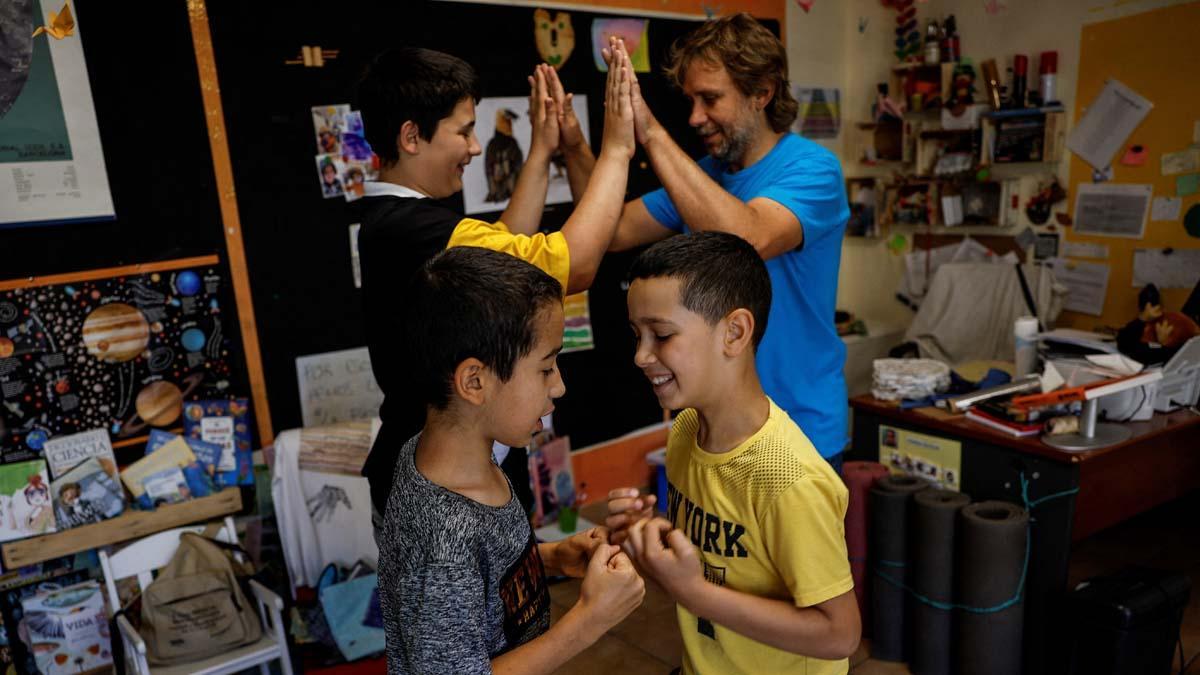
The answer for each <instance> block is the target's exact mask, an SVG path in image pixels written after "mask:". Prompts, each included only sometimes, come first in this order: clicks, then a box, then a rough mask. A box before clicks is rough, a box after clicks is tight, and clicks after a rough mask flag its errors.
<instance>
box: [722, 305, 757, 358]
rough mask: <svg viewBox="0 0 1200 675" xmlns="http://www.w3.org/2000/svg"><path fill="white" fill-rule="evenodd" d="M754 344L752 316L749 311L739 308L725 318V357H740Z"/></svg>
mask: <svg viewBox="0 0 1200 675" xmlns="http://www.w3.org/2000/svg"><path fill="white" fill-rule="evenodd" d="M753 342H754V315H753V314H751V313H750V310H748V309H746V308H744V307H739V308H738V309H735V310H733V311H732V312H730V313H729V314H727V315H726V316H725V345H724V346H725V355H726V356H729V357H735V356H740V355H741V354H742V352H744V351H746V350H747V349H750V348H752V346H753Z"/></svg>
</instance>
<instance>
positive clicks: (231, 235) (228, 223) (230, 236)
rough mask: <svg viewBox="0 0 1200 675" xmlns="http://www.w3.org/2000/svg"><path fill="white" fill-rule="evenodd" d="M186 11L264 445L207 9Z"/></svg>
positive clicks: (264, 420) (259, 375)
mask: <svg viewBox="0 0 1200 675" xmlns="http://www.w3.org/2000/svg"><path fill="white" fill-rule="evenodd" d="M187 12H188V22H189V23H190V24H191V27H192V47H193V48H194V49H195V51H196V68H197V70H199V71H200V94H201V96H202V97H203V100H204V117H205V119H206V120H207V122H208V143H209V146H210V148H211V149H212V160H213V172H214V173H215V174H216V179H217V196H218V197H219V198H220V203H221V222H222V227H223V229H224V231H225V251H226V253H227V254H228V256H229V271H230V273H231V274H232V275H233V295H234V299H235V301H236V302H237V310H238V322H239V323H240V324H241V334H242V349H243V350H244V352H245V356H246V373H247V375H248V376H249V379H250V391H251V395H252V398H253V400H254V419H255V420H257V421H258V440H259V443H260V444H261V445H263V446H267V445H270V444H271V443H273V442H274V440H275V433H274V431H273V430H272V428H271V409H270V408H269V407H268V405H267V383H266V378H265V376H264V375H263V367H262V357H261V355H260V353H259V347H258V329H257V327H256V325H255V322H254V301H253V296H251V295H250V275H249V272H248V270H247V267H246V251H245V249H244V248H243V246H242V224H241V220H240V218H239V217H238V210H237V193H236V192H235V191H234V187H233V163H232V162H231V161H230V159H229V143H228V140H227V138H226V135H225V113H224V112H223V110H222V108H221V88H220V87H219V86H218V84H217V63H216V59H215V58H214V56H213V46H212V34H211V33H210V32H209V29H208V9H207V7H206V6H205V4H204V0H187Z"/></svg>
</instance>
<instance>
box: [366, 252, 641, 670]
mask: <svg viewBox="0 0 1200 675" xmlns="http://www.w3.org/2000/svg"><path fill="white" fill-rule="evenodd" d="M483 279H486V280H487V283H480V280H483ZM408 292H409V295H410V297H411V298H412V302H411V305H410V306H411V308H412V310H413V311H414V312H415V313H416V315H417V316H421V317H424V318H423V320H422V321H420V322H416V321H413V322H409V323H408V324H406V326H405V329H404V331H403V333H402V335H401V336H399V337H400V338H401V339H400V341H399V344H398V345H397V346H398V347H399V348H402V349H405V350H407V351H409V352H410V353H411V354H412V356H413V365H414V369H413V371H412V372H411V373H410V374H409V375H410V377H411V386H413V387H414V389H415V390H416V391H419V392H421V393H422V395H423V399H424V403H425V404H426V407H427V415H426V419H425V426H424V429H423V430H422V431H421V433H420V434H418V435H417V436H414V437H413V438H412V439H410V440H409V441H408V442H407V443H406V444H404V446H403V448H402V449H401V451H400V453H399V457H398V459H397V462H396V474H395V489H393V490H392V491H391V495H390V497H389V499H388V504H387V510H386V512H385V516H384V518H383V524H382V528H381V530H380V533H379V537H378V539H379V591H380V600H381V601H382V608H383V616H384V629H385V631H386V636H387V662H388V673H390V674H393V675H396V674H400V673H405V674H407V673H423V674H425V673H428V674H439V673H446V674H450V673H453V674H455V675H460V674H468V675H470V674H476V673H478V674H481V675H482V674H484V673H518V672H519V673H523V674H537V673H549V672H550V671H552V670H554V669H556V668H558V667H559V666H561V665H562V664H563V663H565V662H566V661H567V660H568V659H570V658H571V657H572V656H574V655H575V654H578V653H579V652H580V651H582V650H583V649H585V648H586V647H588V646H589V645H591V644H592V643H594V642H595V641H596V640H598V639H599V638H600V637H601V636H602V635H604V633H605V631H607V630H608V629H609V628H611V627H612V626H614V625H616V624H617V623H618V622H620V621H621V620H622V619H624V618H625V617H626V616H628V614H629V613H630V612H632V611H633V610H634V609H635V608H636V607H637V606H638V605H640V604H641V600H642V597H643V595H644V593H645V587H644V584H643V582H642V579H641V578H640V577H639V576H638V574H637V572H636V571H635V570H634V568H633V565H632V563H631V562H630V561H629V559H628V557H627V556H626V554H624V553H622V552H621V551H620V549H619V548H617V547H616V546H610V545H608V543H607V542H606V541H605V538H606V537H607V531H606V530H605V529H604V528H593V529H592V530H589V531H588V532H584V533H580V534H577V535H575V536H573V537H571V538H569V539H566V540H564V541H561V542H558V543H555V544H538V543H537V542H536V541H535V539H534V537H533V531H532V530H531V529H530V527H529V521H528V519H527V518H526V515H525V511H524V509H523V508H522V507H521V506H520V504H519V503H518V502H517V499H516V497H515V496H514V493H513V490H512V486H511V484H510V483H509V481H508V479H507V478H506V477H505V475H504V473H503V472H502V471H501V470H500V468H499V467H498V466H496V464H495V463H494V462H493V460H492V443H493V442H495V441H499V442H501V443H506V444H508V445H518V444H521V443H523V442H524V441H525V439H527V438H529V436H530V435H531V434H533V433H534V432H535V431H536V430H537V429H539V428H540V426H541V422H540V420H541V417H542V416H543V415H546V414H549V413H550V412H551V411H552V410H553V409H554V399H555V398H558V397H560V396H562V395H563V394H564V393H565V391H566V388H565V386H564V385H563V381H562V378H561V376H560V375H559V371H558V366H557V356H558V353H559V351H561V350H562V338H563V309H562V287H561V286H560V285H559V283H558V282H557V281H556V280H554V279H553V278H552V277H550V276H549V275H548V274H546V273H545V272H542V271H541V270H539V269H537V268H536V267H534V266H532V265H530V264H529V263H526V262H524V261H521V260H518V259H517V258H515V257H513V256H509V255H506V254H503V253H498V252H495V251H490V250H487V249H482V248H475V247H458V248H452V249H449V250H447V251H445V252H443V253H440V254H438V255H436V256H435V257H434V258H433V259H431V260H430V261H429V262H427V263H426V264H425V265H424V266H423V267H422V268H421V269H420V270H419V271H418V272H417V274H416V275H415V277H414V278H413V280H412V283H411V285H410V286H409V287H408ZM547 569H549V571H550V572H551V573H553V574H566V575H570V576H575V577H583V583H582V585H581V587H580V594H579V601H578V602H577V603H576V604H575V606H574V607H572V608H571V609H570V610H569V611H568V612H567V613H566V614H565V615H564V616H563V617H562V618H561V619H559V621H558V622H557V623H555V624H554V625H553V626H550V598H549V592H548V590H547V587H546V579H545V575H546V570H547Z"/></svg>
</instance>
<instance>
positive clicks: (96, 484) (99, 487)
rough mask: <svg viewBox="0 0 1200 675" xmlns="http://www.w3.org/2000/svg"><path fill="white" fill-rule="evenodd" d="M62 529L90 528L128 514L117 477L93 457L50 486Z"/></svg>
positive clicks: (55, 514)
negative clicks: (103, 521)
mask: <svg viewBox="0 0 1200 675" xmlns="http://www.w3.org/2000/svg"><path fill="white" fill-rule="evenodd" d="M50 490H51V492H52V493H53V494H54V517H55V519H56V520H57V521H58V527H59V529H69V528H72V527H79V526H80V525H90V524H92V523H98V522H100V521H102V520H107V519H109V518H112V517H114V516H118V515H120V514H121V512H122V511H124V510H125V491H124V489H122V488H121V483H120V482H119V480H118V479H117V477H116V476H115V475H112V474H110V473H109V472H108V471H107V470H106V469H105V468H104V466H103V465H102V464H101V463H100V460H99V459H98V458H96V457H92V458H90V459H88V460H86V461H84V462H83V463H82V464H80V465H79V466H77V467H75V468H73V469H71V470H70V471H68V472H66V473H64V474H63V475H62V476H60V477H58V478H56V479H54V480H52V481H51V482H50Z"/></svg>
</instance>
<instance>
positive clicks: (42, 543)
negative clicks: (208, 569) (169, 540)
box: [0, 487, 242, 570]
mask: <svg viewBox="0 0 1200 675" xmlns="http://www.w3.org/2000/svg"><path fill="white" fill-rule="evenodd" d="M241 510H242V491H241V489H240V488H236V487H231V488H225V489H224V490H222V491H220V492H218V493H216V494H213V495H209V496H208V497H198V498H196V499H190V500H188V501H186V502H181V503H179V504H168V505H165V506H160V507H158V508H157V509H155V510H154V511H133V510H127V511H125V513H122V514H121V515H119V516H117V517H116V518H111V519H109V520H104V521H101V522H99V523H93V524H91V525H82V526H80V527H73V528H71V529H69V530H63V531H61V532H55V533H54V534H43V535H40V536H37V537H30V538H28V539H20V540H17V541H10V542H8V543H6V544H3V545H0V549H2V550H3V552H4V569H6V570H11V569H16V568H18V567H24V566H26V565H32V564H34V563H39V562H42V561H44V560H50V559H51V558H59V557H62V556H64V555H71V554H73V553H79V552H80V551H88V550H91V549H94V548H99V547H101V546H108V545H110V544H117V543H120V542H123V541H129V540H131V539H141V538H142V537H146V536H149V535H152V534H154V533H155V532H162V531H163V530H169V529H171V528H173V527H181V526H183V525H191V524H192V523H200V522H204V521H207V520H214V519H216V518H219V517H220V516H224V515H227V514H230V513H237V512H238V511H241Z"/></svg>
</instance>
